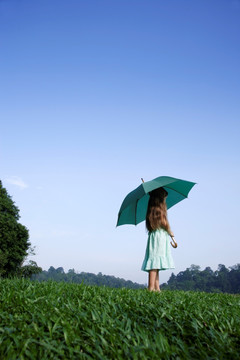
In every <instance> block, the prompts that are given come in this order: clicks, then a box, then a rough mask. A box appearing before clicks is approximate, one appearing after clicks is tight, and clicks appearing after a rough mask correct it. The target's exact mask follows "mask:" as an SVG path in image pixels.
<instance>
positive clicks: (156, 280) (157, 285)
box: [154, 270, 161, 292]
mask: <svg viewBox="0 0 240 360" xmlns="http://www.w3.org/2000/svg"><path fill="white" fill-rule="evenodd" d="M154 289H155V291H158V292H160V291H161V290H160V286H159V270H157V274H156V279H155V286H154Z"/></svg>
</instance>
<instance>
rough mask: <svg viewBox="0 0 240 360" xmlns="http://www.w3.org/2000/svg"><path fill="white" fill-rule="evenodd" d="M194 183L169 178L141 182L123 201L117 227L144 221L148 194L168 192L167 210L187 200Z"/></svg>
mask: <svg viewBox="0 0 240 360" xmlns="http://www.w3.org/2000/svg"><path fill="white" fill-rule="evenodd" d="M195 184H196V183H194V182H191V181H185V180H180V179H176V178H173V177H169V176H160V177H158V178H156V179H153V180H152V181H147V182H143V183H142V184H141V185H139V186H138V187H137V188H136V189H135V190H133V191H131V192H130V193H129V194H128V195H127V196H126V197H125V199H124V200H123V203H122V205H121V208H120V210H119V213H118V221H117V226H119V225H124V224H133V225H137V224H139V223H140V222H142V221H144V220H145V219H146V214H147V207H148V200H149V192H150V191H152V190H155V189H157V188H159V187H163V188H164V189H165V190H166V191H167V192H168V197H167V200H166V203H167V208H168V209H170V208H171V207H172V206H173V205H175V204H177V203H178V202H180V201H182V200H183V199H185V198H187V196H188V193H189V192H190V190H191V189H192V187H193V186H194V185H195Z"/></svg>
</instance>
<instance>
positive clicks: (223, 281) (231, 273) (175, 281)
mask: <svg viewBox="0 0 240 360" xmlns="http://www.w3.org/2000/svg"><path fill="white" fill-rule="evenodd" d="M161 288H162V289H166V290H197V291H206V292H224V293H229V294H240V264H237V265H234V266H231V267H229V268H226V266H225V265H222V264H220V265H218V269H217V270H216V271H213V270H212V269H211V268H210V267H206V269H205V270H202V271H201V270H200V266H198V265H191V267H190V268H187V269H186V270H185V271H181V272H180V273H179V274H177V275H174V274H173V273H172V275H171V277H170V279H169V280H168V282H167V284H162V286H161Z"/></svg>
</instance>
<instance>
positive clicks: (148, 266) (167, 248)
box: [142, 229, 174, 271]
mask: <svg viewBox="0 0 240 360" xmlns="http://www.w3.org/2000/svg"><path fill="white" fill-rule="evenodd" d="M153 269H158V270H167V269H174V262H173V259H172V255H171V244H170V239H169V234H168V233H167V231H166V230H164V229H157V230H155V231H152V232H149V233H148V242H147V248H146V253H145V258H144V260H143V264H142V270H143V271H149V270H153Z"/></svg>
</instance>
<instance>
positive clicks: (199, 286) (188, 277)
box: [32, 264, 240, 294]
mask: <svg viewBox="0 0 240 360" xmlns="http://www.w3.org/2000/svg"><path fill="white" fill-rule="evenodd" d="M32 279H33V280H38V281H46V280H54V281H65V282H74V283H78V284H81V283H84V284H85V285H98V286H108V287H112V288H123V287H124V288H129V289H144V288H146V285H141V284H138V283H134V282H132V281H130V280H124V279H120V278H116V277H115V276H110V275H103V274H102V273H101V272H100V273H98V274H97V275H95V274H92V273H88V272H81V273H78V272H76V271H75V270H74V269H69V270H68V271H67V272H66V273H65V272H64V269H63V268H62V267H58V268H57V269H55V268H54V267H53V266H51V267H50V268H49V269H48V271H46V270H44V271H42V272H41V273H39V274H35V275H32ZM161 289H163V290H185V291H188V290H191V291H194V290H195V291H205V292H225V293H229V294H240V264H237V265H234V266H231V267H229V268H226V266H225V265H222V264H220V265H218V269H217V270H216V271H213V270H212V269H211V268H210V267H206V269H205V270H202V271H201V270H200V266H198V265H191V266H190V268H187V269H186V270H185V271H181V272H180V273H178V274H177V275H174V274H173V273H172V275H171V276H170V278H169V280H168V282H167V283H164V284H162V285H161Z"/></svg>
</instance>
